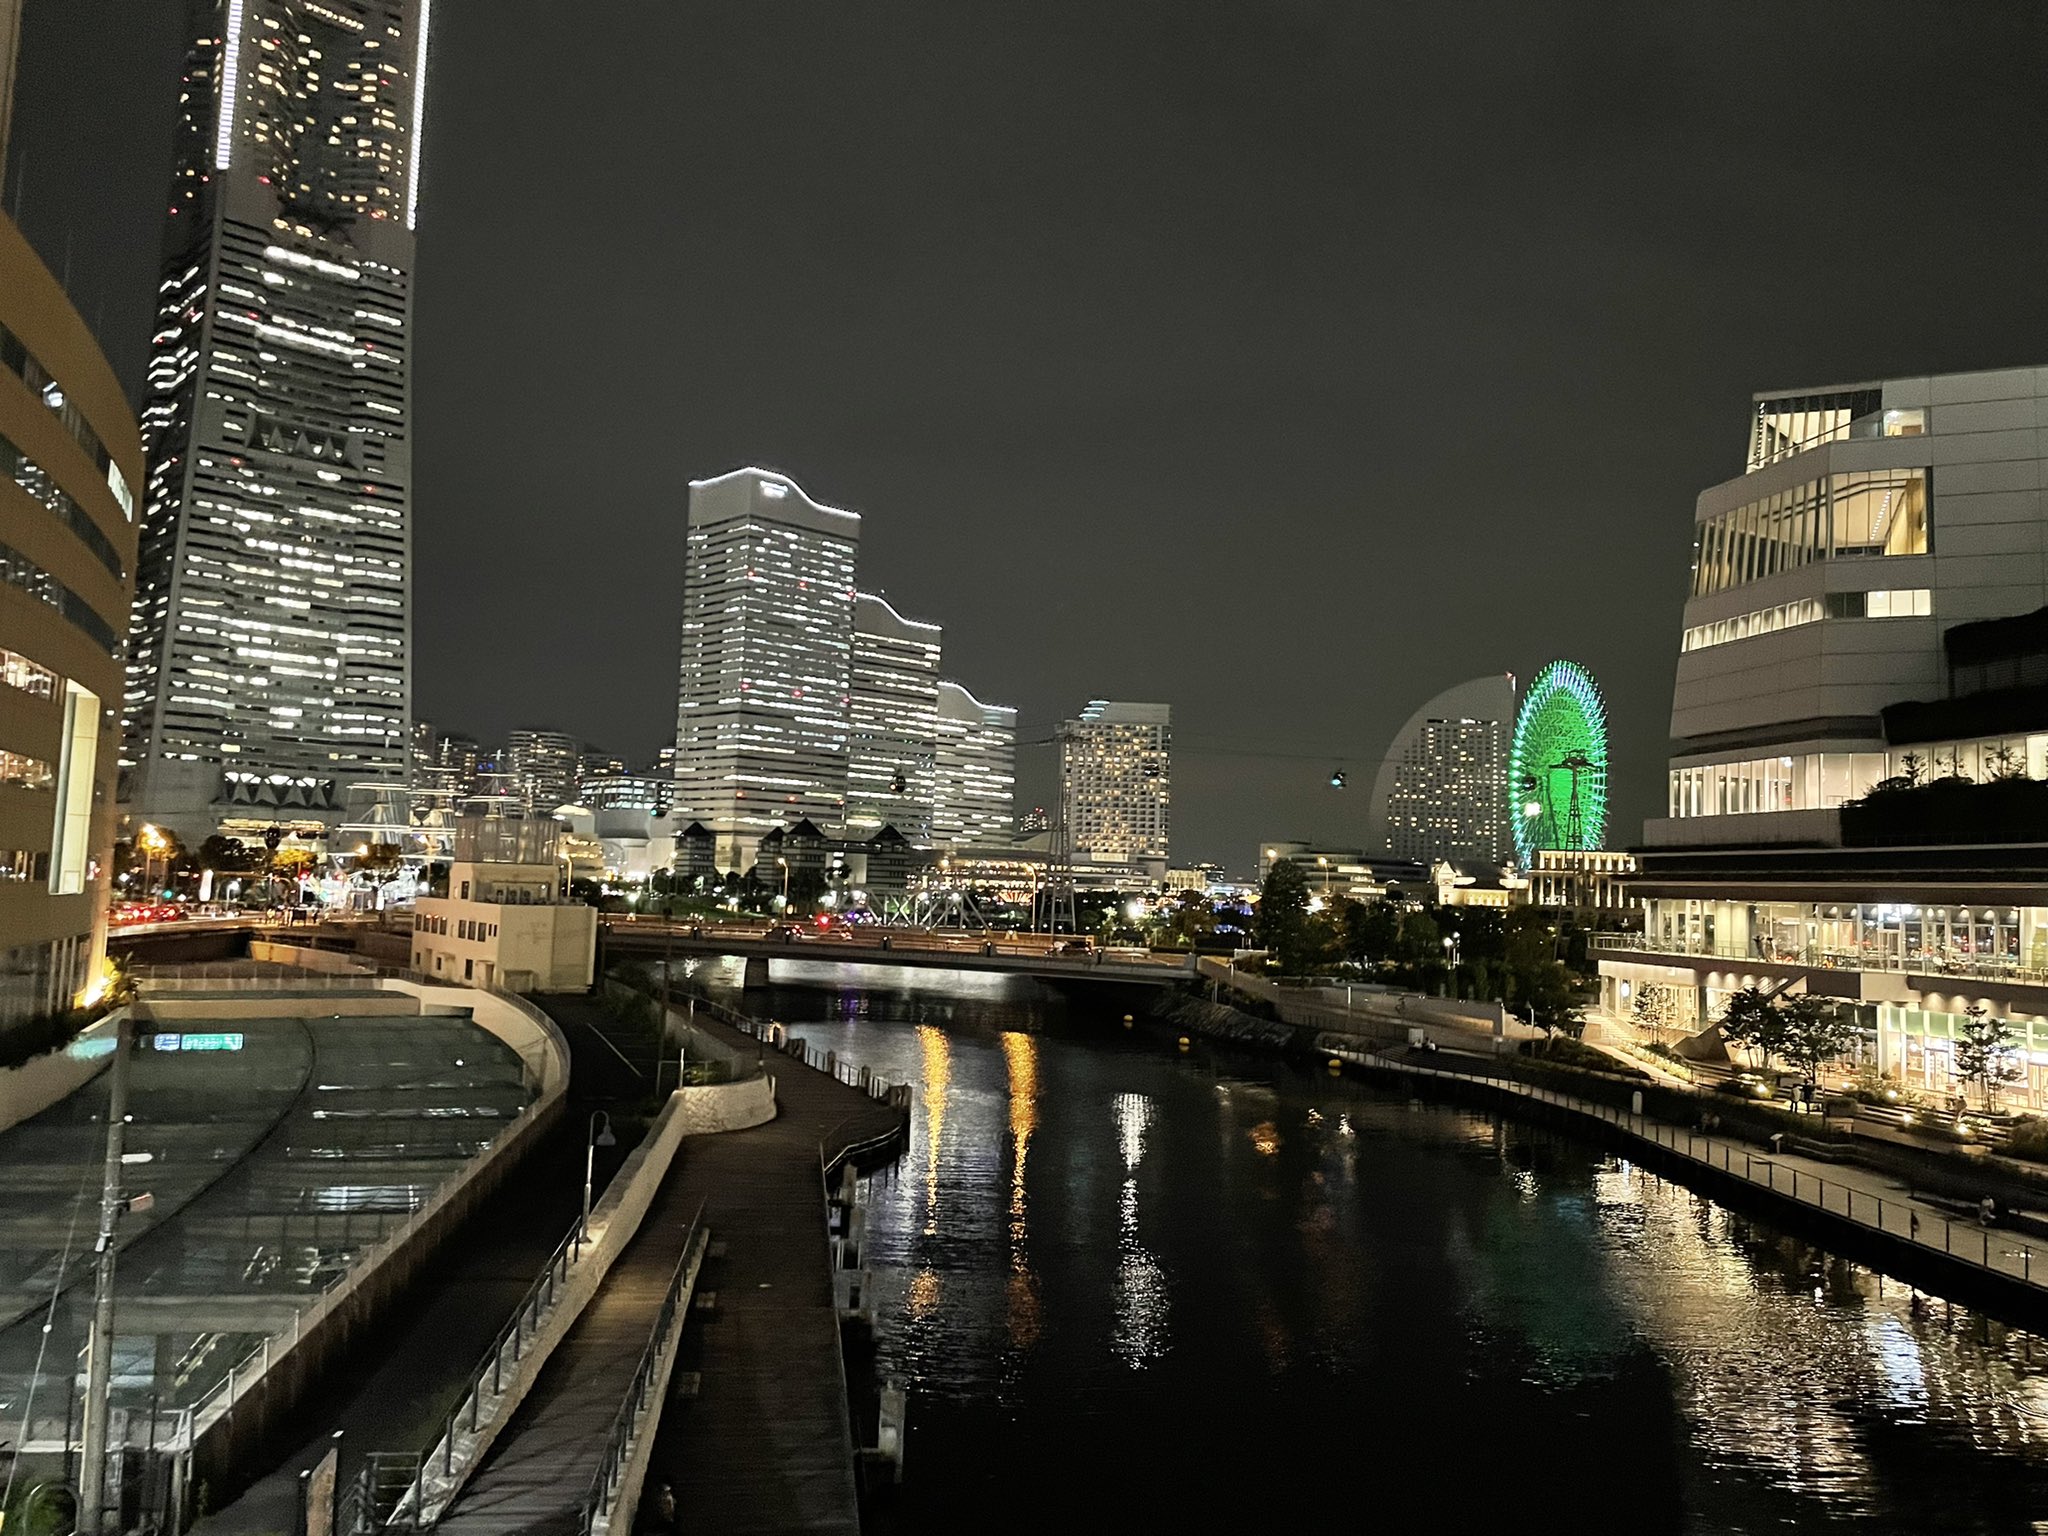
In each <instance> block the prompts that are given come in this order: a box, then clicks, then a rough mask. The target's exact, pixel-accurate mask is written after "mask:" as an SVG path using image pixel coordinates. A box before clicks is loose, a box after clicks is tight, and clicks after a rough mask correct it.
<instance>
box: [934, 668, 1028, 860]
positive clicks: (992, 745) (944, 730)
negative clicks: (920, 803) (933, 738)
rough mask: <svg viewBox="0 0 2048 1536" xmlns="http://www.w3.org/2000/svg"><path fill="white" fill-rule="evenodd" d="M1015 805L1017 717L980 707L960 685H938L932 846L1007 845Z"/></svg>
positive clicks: (993, 706)
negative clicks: (936, 770)
mask: <svg viewBox="0 0 2048 1536" xmlns="http://www.w3.org/2000/svg"><path fill="white" fill-rule="evenodd" d="M1016 800H1017V711H1016V710H1014V709H1012V708H1010V707H1009V706H1007V705H1003V704H984V703H982V702H981V700H979V699H977V698H976V697H975V696H974V695H973V694H972V693H970V692H968V691H967V689H966V688H964V687H962V686H961V685H960V684H959V683H951V682H942V683H940V684H939V693H938V772H937V778H936V793H935V798H934V800H933V804H932V844H933V846H934V847H938V848H944V849H947V850H949V851H950V850H953V849H958V848H965V847H969V846H971V845H973V844H977V843H979V844H987V845H990V846H1000V845H1004V844H1008V843H1010V842H1011V841H1013V834H1012V831H1011V825H1012V817H1013V815H1014V813H1015V810H1016Z"/></svg>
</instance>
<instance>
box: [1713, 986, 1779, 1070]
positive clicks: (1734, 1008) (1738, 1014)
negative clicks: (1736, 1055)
mask: <svg viewBox="0 0 2048 1536" xmlns="http://www.w3.org/2000/svg"><path fill="white" fill-rule="evenodd" d="M1782 1022H1783V1021H1782V1020H1781V1018H1780V1016H1779V1014H1778V1010H1777V1009H1776V1008H1775V1007H1774V1006H1773V1005H1772V1003H1771V999H1770V996H1769V995H1768V994H1767V993H1766V992H1765V991H1764V990H1763V988H1761V987H1744V988H1742V989H1741V990H1740V991H1738V992H1731V993H1729V994H1728V1001H1727V1002H1726V1003H1725V1004H1724V1005H1723V1006H1722V1009H1721V1020H1720V1029H1721V1039H1722V1040H1723V1042H1725V1043H1726V1044H1728V1045H1731V1046H1733V1047H1735V1048H1736V1049H1737V1050H1747V1051H1750V1052H1751V1053H1753V1055H1754V1058H1755V1060H1756V1062H1757V1064H1758V1065H1759V1066H1761V1065H1762V1064H1763V1063H1764V1062H1766V1061H1768V1060H1769V1059H1770V1056H1771V1052H1773V1051H1774V1050H1776V1049H1777V1047H1778V1039H1779V1034H1780V1031H1781V1025H1782Z"/></svg>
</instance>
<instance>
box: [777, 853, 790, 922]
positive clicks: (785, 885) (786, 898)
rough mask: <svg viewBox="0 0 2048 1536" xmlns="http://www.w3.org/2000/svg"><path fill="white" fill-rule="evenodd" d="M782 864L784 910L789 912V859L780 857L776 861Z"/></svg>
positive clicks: (785, 912)
mask: <svg viewBox="0 0 2048 1536" xmlns="http://www.w3.org/2000/svg"><path fill="white" fill-rule="evenodd" d="M775 862H776V863H778V864H780V865H781V866H782V910H783V913H784V914H785V915H787V914H788V912H789V860H787V859H785V858H780V857H778V858H777V859H776V861H775Z"/></svg>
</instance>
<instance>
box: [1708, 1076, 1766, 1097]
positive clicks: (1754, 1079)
mask: <svg viewBox="0 0 2048 1536" xmlns="http://www.w3.org/2000/svg"><path fill="white" fill-rule="evenodd" d="M1714 1092H1716V1093H1725V1094H1727V1095H1728V1096H1729V1097H1731V1098H1737V1099H1775V1098H1776V1097H1777V1096H1778V1090H1777V1087H1776V1086H1775V1085H1774V1084H1772V1083H1771V1082H1770V1081H1768V1080H1767V1079H1765V1078H1764V1077H1762V1076H1760V1075H1758V1074H1757V1073H1755V1072H1737V1073H1735V1074H1734V1075H1733V1076H1730V1077H1724V1078H1722V1079H1721V1081H1720V1082H1718V1083H1716V1084H1714Z"/></svg>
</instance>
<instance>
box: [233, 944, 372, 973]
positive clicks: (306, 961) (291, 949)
mask: <svg viewBox="0 0 2048 1536" xmlns="http://www.w3.org/2000/svg"><path fill="white" fill-rule="evenodd" d="M249 958H250V959H251V960H267V961H269V962H270V963H271V964H272V965H292V966H297V967H298V968H299V969H300V970H302V971H322V972H325V973H327V974H330V975H342V974H347V975H360V976H361V977H362V978H363V979H364V980H365V981H368V980H369V979H370V978H371V977H372V976H374V975H375V974H376V972H375V970H374V969H373V968H372V967H371V966H369V965H366V964H365V963H364V962H363V960H362V959H361V958H360V957H359V956H357V955H353V954H350V953H348V952H347V951H346V950H339V949H314V948H313V947H312V946H311V945H309V944H277V943H273V942H271V941H270V940H268V939H251V940H250V941H249Z"/></svg>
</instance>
